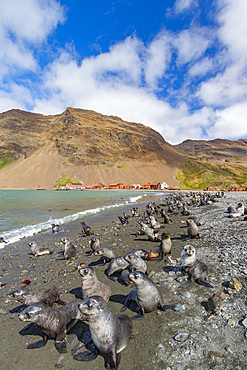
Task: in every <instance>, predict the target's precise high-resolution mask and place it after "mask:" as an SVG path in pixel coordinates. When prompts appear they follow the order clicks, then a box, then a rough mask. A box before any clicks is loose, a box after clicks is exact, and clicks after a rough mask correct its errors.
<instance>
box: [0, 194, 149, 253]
mask: <svg viewBox="0 0 247 370" xmlns="http://www.w3.org/2000/svg"><path fill="white" fill-rule="evenodd" d="M148 193H149V192H148ZM149 194H150V193H149ZM146 195H147V193H146V192H143V191H138V190H134V191H132V190H113V191H110V190H109V191H108V190H107V191H105V190H98V191H97V190H93V191H90V190H86V191H54V190H0V236H1V237H3V238H4V240H5V241H6V242H7V243H14V242H17V241H18V240H20V239H21V238H24V237H27V236H32V235H35V234H37V233H38V232H41V231H45V230H48V229H50V230H51V224H52V223H55V224H59V225H64V224H67V223H69V222H72V221H75V220H78V219H81V218H84V217H85V216H89V215H92V214H97V213H101V212H104V211H105V210H107V209H111V208H116V207H119V206H121V205H127V204H133V206H134V204H135V203H136V202H137V201H138V200H140V199H142V198H143V199H144V197H145V196H146ZM3 246H4V245H0V248H1V247H3Z"/></svg>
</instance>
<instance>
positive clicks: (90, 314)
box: [74, 296, 132, 369]
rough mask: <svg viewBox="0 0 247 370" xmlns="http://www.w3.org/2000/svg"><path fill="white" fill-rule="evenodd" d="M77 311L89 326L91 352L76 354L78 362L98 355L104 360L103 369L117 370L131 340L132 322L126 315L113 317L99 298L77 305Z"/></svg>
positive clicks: (88, 299)
mask: <svg viewBox="0 0 247 370" xmlns="http://www.w3.org/2000/svg"><path fill="white" fill-rule="evenodd" d="M79 310H80V311H81V313H82V314H83V315H85V316H86V318H87V322H88V324H89V329H90V333H91V338H92V342H93V344H94V346H95V349H94V351H93V352H89V351H86V352H83V353H78V354H77V355H75V356H74V359H75V360H78V361H91V360H93V359H95V358H96V357H97V355H98V353H100V354H102V355H103V356H104V358H105V367H106V368H110V369H118V367H119V363H120V356H121V352H122V351H123V349H124V348H125V347H126V346H127V345H128V343H129V341H130V339H131V338H132V335H131V330H132V322H131V319H130V318H129V317H128V316H127V315H121V314H120V315H114V314H113V313H112V312H111V310H110V308H109V307H108V306H107V304H106V302H105V301H104V299H103V298H101V297H97V296H94V297H89V298H86V299H84V300H83V301H82V302H81V303H80V304H79Z"/></svg>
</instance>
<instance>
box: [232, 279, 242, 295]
mask: <svg viewBox="0 0 247 370" xmlns="http://www.w3.org/2000/svg"><path fill="white" fill-rule="evenodd" d="M229 288H230V289H234V290H236V291H237V292H239V291H240V290H241V289H242V284H241V283H240V281H238V279H237V278H231V280H230V281H229Z"/></svg>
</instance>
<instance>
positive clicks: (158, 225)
mask: <svg viewBox="0 0 247 370" xmlns="http://www.w3.org/2000/svg"><path fill="white" fill-rule="evenodd" d="M149 219H150V224H151V227H152V229H154V230H159V229H160V228H161V227H164V225H162V224H161V223H160V222H158V221H157V220H156V218H155V217H154V216H149Z"/></svg>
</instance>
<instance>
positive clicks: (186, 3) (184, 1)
mask: <svg viewBox="0 0 247 370" xmlns="http://www.w3.org/2000/svg"><path fill="white" fill-rule="evenodd" d="M192 6H193V7H194V6H197V1H196V0H176V1H175V4H174V10H175V12H176V13H182V12H184V11H185V10H188V9H190V8H191V7H192Z"/></svg>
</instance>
